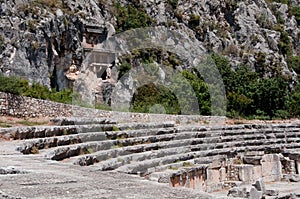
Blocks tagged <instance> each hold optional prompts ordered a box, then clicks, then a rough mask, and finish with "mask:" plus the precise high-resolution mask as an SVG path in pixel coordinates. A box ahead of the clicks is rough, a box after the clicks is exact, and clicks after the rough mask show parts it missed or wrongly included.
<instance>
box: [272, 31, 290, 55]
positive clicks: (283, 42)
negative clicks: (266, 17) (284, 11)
mask: <svg viewBox="0 0 300 199" xmlns="http://www.w3.org/2000/svg"><path fill="white" fill-rule="evenodd" d="M274 30H276V31H279V32H280V33H281V34H280V42H279V43H278V48H279V50H280V52H281V53H282V54H283V55H286V56H290V55H291V54H292V45H291V41H290V38H289V35H288V33H287V32H286V31H285V30H284V28H283V27H282V26H278V25H277V26H275V28H274Z"/></svg>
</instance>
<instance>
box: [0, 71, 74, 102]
mask: <svg viewBox="0 0 300 199" xmlns="http://www.w3.org/2000/svg"><path fill="white" fill-rule="evenodd" d="M0 92H6V93H12V94H15V95H22V96H27V97H33V98H37V99H45V100H52V101H56V102H61V103H68V104H71V103H72V99H73V96H74V95H75V93H73V92H72V91H71V90H62V91H59V92H58V91H54V90H53V91H51V90H50V89H48V88H47V87H45V86H42V85H40V84H36V83H33V84H32V85H31V86H30V85H29V81H27V80H24V79H21V78H18V77H4V76H2V75H0Z"/></svg>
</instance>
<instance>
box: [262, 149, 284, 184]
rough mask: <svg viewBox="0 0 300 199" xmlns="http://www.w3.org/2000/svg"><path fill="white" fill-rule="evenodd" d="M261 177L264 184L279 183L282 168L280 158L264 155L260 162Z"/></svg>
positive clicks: (273, 155) (275, 155)
mask: <svg viewBox="0 0 300 199" xmlns="http://www.w3.org/2000/svg"><path fill="white" fill-rule="evenodd" d="M261 164H262V176H263V179H264V181H265V182H270V181H280V180H281V178H282V166H281V163H280V156H279V155H277V154H267V155H264V156H263V158H262V160H261Z"/></svg>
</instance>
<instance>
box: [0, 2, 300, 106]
mask: <svg viewBox="0 0 300 199" xmlns="http://www.w3.org/2000/svg"><path fill="white" fill-rule="evenodd" d="M1 2H2V3H1V5H0V36H1V40H3V42H2V43H3V47H2V48H1V46H0V73H3V74H5V75H17V76H21V77H24V78H27V79H29V80H31V81H32V82H38V83H41V84H43V85H46V86H48V87H52V88H56V89H59V90H61V89H63V88H68V87H70V81H71V80H69V79H68V78H67V76H66V73H67V71H68V70H69V66H70V65H71V64H72V63H73V62H74V63H75V65H76V67H77V69H78V71H79V72H84V71H82V70H86V68H84V67H83V68H82V67H81V66H82V63H83V61H84V59H85V58H86V57H85V51H84V49H85V48H87V47H88V45H86V44H85V41H84V39H85V34H86V33H87V32H88V31H89V30H88V29H90V28H88V26H89V27H92V29H93V28H94V29H95V27H96V30H97V31H98V33H99V34H102V36H103V37H101V38H100V39H99V41H98V43H97V45H98V44H99V46H98V47H100V48H101V44H102V43H103V42H104V41H105V40H107V39H108V38H110V37H111V36H113V35H114V34H115V33H116V29H117V24H118V23H117V18H116V16H115V12H116V11H115V9H114V1H112V0H107V1H105V3H103V2H102V1H95V0H90V1H86V0H68V1H58V2H60V3H57V5H50V4H49V3H48V4H49V5H48V7H47V5H38V4H36V3H34V2H33V1H30V0H14V1H8V0H4V1H1ZM119 2H120V4H121V5H128V4H131V5H133V6H134V7H143V8H145V9H144V11H143V12H145V13H146V14H147V15H148V16H149V17H150V18H152V20H153V25H154V26H156V25H158V26H165V27H167V28H168V29H170V30H174V31H176V32H178V33H180V34H182V35H184V37H189V38H190V39H191V40H194V41H195V42H194V45H197V48H195V49H197V50H199V49H200V51H202V52H211V51H214V52H216V53H222V54H224V55H225V56H227V57H228V58H229V60H230V61H231V63H232V64H233V65H234V66H237V65H239V64H245V65H247V66H249V67H250V68H252V69H253V70H257V69H258V67H259V65H260V64H261V63H262V62H263V63H264V64H265V65H267V66H268V68H267V69H266V71H265V76H267V77H268V76H272V75H273V74H274V73H276V71H281V72H282V73H284V74H285V75H288V76H291V77H294V76H295V73H293V71H291V70H290V69H288V67H287V63H286V55H285V54H284V53H283V52H281V50H280V49H279V47H278V45H279V43H280V42H281V35H282V33H281V32H280V31H279V30H278V29H275V28H274V27H276V26H282V29H283V30H285V31H286V32H287V33H288V35H289V39H290V41H291V50H292V53H293V54H297V53H298V54H299V52H300V37H299V33H300V29H299V24H297V21H296V19H295V16H292V15H290V14H289V8H288V6H287V5H285V4H280V3H267V2H266V1H265V0H256V1H239V0H233V1H227V0H220V1H216V0H213V1H212V0H201V1H199V0H191V1H182V0H179V1H178V4H177V5H176V4H175V5H174V4H171V3H170V1H153V0H146V1H130V0H120V1H119ZM291 5H292V6H299V2H298V1H296V0H294V1H291ZM274 10H277V12H274ZM279 19H280V20H279ZM160 36H161V34H159V31H158V34H156V35H153V37H156V38H159V37H160ZM168 42H169V44H172V43H174V42H175V44H176V41H174V40H172V39H170V40H169V41H168ZM0 43H1V42H0ZM177 44H178V45H180V46H185V47H184V48H186V47H188V48H190V49H193V48H194V47H193V46H189V44H188V43H185V42H182V41H179V42H177ZM97 45H96V46H97ZM124 45H126V42H125V43H124ZM91 47H94V43H92V44H91ZM184 48H182V49H180V48H178V51H179V52H181V53H183V54H184V53H185V49H184ZM262 55H263V56H262ZM261 57H263V59H261ZM188 61H191V60H188ZM189 66H190V64H189V62H187V61H183V63H182V64H181V66H178V68H186V67H189ZM274 66H275V68H276V70H274ZM277 69H278V70H277ZM161 73H162V74H163V73H164V71H162V72H161ZM71 79H73V78H71ZM110 86H111V85H109V86H108V88H105V89H104V90H105V92H107V93H109V92H110V91H109V90H110V89H109V87H110ZM106 98H109V96H108V97H106ZM105 100H106V99H105Z"/></svg>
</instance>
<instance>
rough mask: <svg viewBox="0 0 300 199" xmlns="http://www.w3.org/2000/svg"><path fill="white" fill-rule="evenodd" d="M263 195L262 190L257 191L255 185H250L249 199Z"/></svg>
mask: <svg viewBox="0 0 300 199" xmlns="http://www.w3.org/2000/svg"><path fill="white" fill-rule="evenodd" d="M262 197H263V192H262V191H258V190H257V189H256V188H255V187H253V186H252V187H251V189H250V192H249V199H261V198H262Z"/></svg>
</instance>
